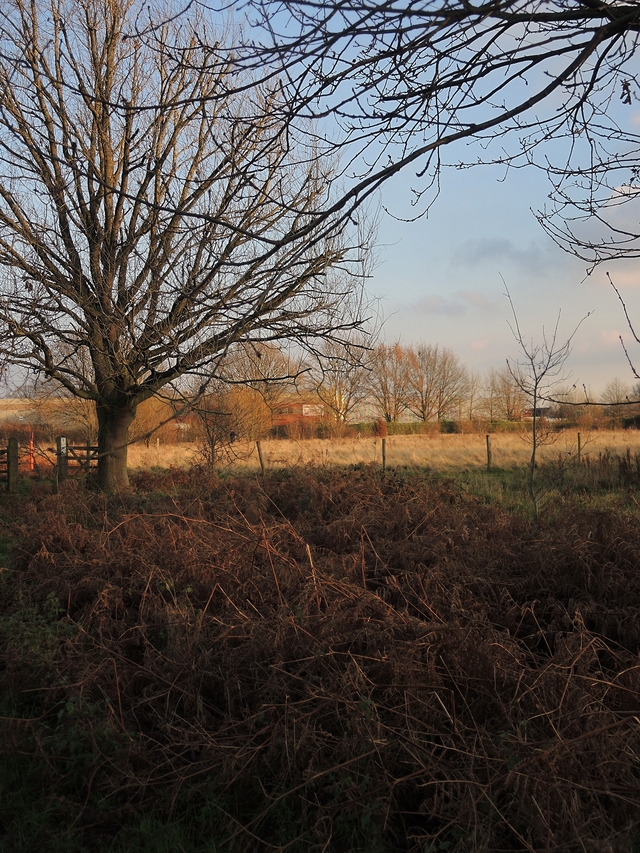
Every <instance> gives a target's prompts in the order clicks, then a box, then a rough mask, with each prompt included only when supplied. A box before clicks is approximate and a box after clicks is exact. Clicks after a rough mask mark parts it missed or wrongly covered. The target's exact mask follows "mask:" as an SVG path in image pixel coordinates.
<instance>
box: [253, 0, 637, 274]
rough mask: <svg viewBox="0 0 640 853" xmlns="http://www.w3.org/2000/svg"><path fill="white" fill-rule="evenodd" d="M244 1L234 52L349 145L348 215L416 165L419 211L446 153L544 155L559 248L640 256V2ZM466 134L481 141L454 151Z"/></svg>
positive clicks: (331, 138)
mask: <svg viewBox="0 0 640 853" xmlns="http://www.w3.org/2000/svg"><path fill="white" fill-rule="evenodd" d="M247 5H248V7H249V9H250V13H251V14H250V15H249V18H250V20H251V23H252V25H253V26H252V28H251V29H250V30H249V31H248V32H249V33H250V36H251V37H250V38H247V39H245V43H244V45H243V46H241V51H240V53H239V54H238V56H237V57H236V59H237V61H238V62H244V63H246V64H247V65H249V66H251V65H255V64H256V63H259V64H260V65H261V66H263V65H265V64H267V65H269V64H270V66H271V68H272V69H273V73H274V74H275V73H278V74H280V75H282V78H283V80H285V82H284V83H283V85H284V86H285V87H286V93H287V97H286V99H283V104H284V103H286V111H287V115H288V117H291V116H293V115H297V116H299V117H303V118H304V119H305V120H307V119H308V118H310V117H321V118H322V117H329V116H330V117H331V120H330V121H329V122H328V124H327V127H328V131H327V134H326V137H325V139H324V140H323V141H324V143H325V145H326V146H327V147H329V148H331V147H332V146H336V145H337V146H340V147H341V149H342V150H343V151H344V150H345V146H346V150H347V151H348V154H346V155H345V157H344V163H345V175H348V176H349V179H350V183H349V186H348V190H347V191H346V192H345V195H344V197H343V199H342V204H343V206H344V209H345V210H347V209H349V208H352V207H353V206H356V205H357V204H358V203H359V202H360V201H361V200H362V199H364V198H366V197H368V196H369V195H370V194H371V193H372V192H375V191H376V189H377V188H378V187H380V186H381V185H382V184H383V183H384V182H385V181H386V180H387V179H388V178H389V177H390V176H391V175H394V174H396V173H397V172H399V171H400V170H402V169H406V168H408V167H410V168H411V169H413V170H414V172H415V174H416V177H415V188H414V192H415V195H416V199H415V201H416V204H417V209H418V213H419V212H420V210H424V209H426V207H428V204H429V199H431V198H432V197H433V193H437V190H438V186H439V179H438V176H439V172H440V169H441V167H442V165H443V163H445V162H447V163H449V164H451V165H473V164H474V163H476V162H494V163H496V162H499V163H504V164H515V165H520V164H524V163H535V164H537V165H539V166H540V167H541V168H543V169H544V170H545V171H546V172H547V174H548V175H549V176H550V178H551V181H552V196H553V199H554V202H553V203H552V205H551V207H550V208H549V210H548V211H544V212H542V213H541V214H540V218H541V221H542V222H543V224H544V225H545V227H546V228H547V230H548V231H549V233H550V234H551V235H552V237H553V238H554V239H555V240H556V241H557V242H558V243H560V244H561V245H562V246H563V247H564V248H567V249H569V250H571V251H573V252H575V253H577V254H578V255H580V256H581V257H583V258H585V259H587V260H588V261H589V262H592V263H594V262H598V261H599V260H602V259H606V258H610V257H618V256H631V257H638V256H639V254H640V239H639V238H640V229H638V227H637V224H636V225H634V224H628V223H625V222H623V221H621V216H620V211H619V209H618V208H619V207H620V205H628V204H629V203H631V204H632V205H633V202H637V201H638V194H639V192H640V180H639V175H640V155H639V153H638V152H639V150H640V149H639V145H638V143H639V142H640V137H639V136H638V134H637V132H636V129H635V127H634V125H633V123H632V122H631V121H630V116H629V113H630V107H631V105H632V103H633V101H634V100H635V99H636V98H637V97H638V84H637V82H636V72H637V65H636V62H635V57H636V47H637V40H638V34H639V32H640V5H638V3H637V2H593V0H490V2H480V3H477V4H473V3H468V2H466V0H417V2H411V3H410V2H407V0H391V2H387V1H386V0H385V2H378V1H377V0H365V2H360V0H340V2H327V3H315V2H311V0H278V2H272V0H249V3H248V4H245V3H243V4H239V7H240V8H241V9H242V10H245V9H246V8H247ZM625 110H626V115H625V112H624V111H625ZM336 125H337V126H338V128H339V132H336V129H335V128H336ZM470 139H477V140H479V141H480V142H481V143H482V144H481V146H476V147H472V148H471V149H469V148H467V147H466V146H465V147H461V146H459V145H456V143H459V142H466V141H468V140H470ZM547 143H551V145H549V144H547ZM541 144H542V147H541V148H540V146H541ZM450 148H451V153H450V154H447V151H449V149H450ZM469 152H471V153H469ZM538 152H540V153H539V154H538ZM594 219H597V220H599V227H598V228H596V229H595V230H593V227H592V226H593V222H594ZM622 219H624V216H623V217H622ZM636 219H637V217H636ZM583 220H589V224H588V227H587V228H586V230H585V229H583V228H582V224H584V223H583V222H582V221H583Z"/></svg>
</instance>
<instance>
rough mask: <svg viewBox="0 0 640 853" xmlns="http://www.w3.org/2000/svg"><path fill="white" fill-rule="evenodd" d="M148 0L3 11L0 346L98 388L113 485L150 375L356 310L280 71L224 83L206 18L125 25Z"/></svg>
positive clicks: (202, 366) (196, 364) (30, 367)
mask: <svg viewBox="0 0 640 853" xmlns="http://www.w3.org/2000/svg"><path fill="white" fill-rule="evenodd" d="M144 8H145V9H146V8H147V7H146V6H145V7H144ZM142 9H143V6H142V4H141V3H140V2H138V0H73V2H72V0H44V2H42V3H40V2H38V3H35V2H31V1H30V0H6V2H5V3H4V4H3V5H2V10H1V11H0V102H1V104H2V109H1V110H0V268H1V271H2V272H1V278H0V329H1V333H0V355H1V356H2V357H3V358H4V359H6V360H8V361H9V362H10V363H12V364H13V365H16V366H17V368H16V369H22V370H23V371H26V372H31V371H35V372H40V373H42V374H44V375H45V376H46V377H48V378H49V379H52V380H55V381H56V382H58V383H59V384H60V385H61V386H63V387H64V388H65V389H66V390H67V391H68V392H70V393H72V394H74V395H76V396H78V397H80V398H83V399H86V400H90V401H93V402H95V404H96V407H97V415H98V424H99V435H98V441H99V446H100V465H99V475H98V476H99V481H100V484H101V485H102V487H103V488H105V489H110V490H114V489H119V488H121V487H124V486H126V484H127V473H126V445H127V436H128V428H129V425H130V424H131V423H132V421H133V418H134V417H135V412H136V407H137V406H138V405H139V404H140V403H141V402H142V401H144V400H146V399H148V398H150V397H151V396H153V395H154V394H156V393H157V392H158V390H159V389H161V388H162V387H163V386H166V385H167V384H169V383H172V382H174V381H176V380H179V379H180V377H182V376H184V375H185V374H189V373H191V374H196V375H198V376H200V377H201V380H202V382H203V383H206V380H207V378H208V377H209V376H211V375H212V374H215V373H216V371H217V369H218V367H219V365H220V363H221V360H222V359H223V358H224V356H225V354H226V353H227V352H228V351H229V350H230V349H231V348H233V347H234V346H236V345H237V344H238V343H240V342H258V343H262V344H264V343H269V342H271V341H279V340H282V339H294V340H296V341H297V342H298V343H299V344H304V342H305V341H309V340H313V339H314V338H317V337H318V336H323V335H336V334H339V330H340V329H341V328H345V327H346V328H350V327H352V326H353V325H357V323H358V320H359V318H358V317H356V318H354V317H352V316H350V317H346V318H345V316H344V310H343V308H344V305H345V304H346V300H348V297H349V291H350V290H352V288H353V286H354V285H353V281H350V280H349V279H348V277H347V279H346V282H347V283H346V284H344V282H345V278H344V269H343V271H342V278H341V279H340V281H341V282H342V283H341V284H340V285H336V281H337V279H336V278H334V277H333V274H332V270H333V269H334V268H335V267H337V266H342V267H343V268H344V267H345V265H346V266H348V265H349V263H350V260H349V259H350V257H351V255H350V247H349V243H348V238H347V236H346V235H345V232H344V228H343V227H342V228H341V227H338V226H336V227H335V228H334V226H333V224H332V221H331V218H330V216H329V217H328V216H327V215H325V217H324V219H323V222H324V226H323V228H321V229H315V230H314V231H313V233H310V231H309V227H308V226H309V224H310V222H312V220H313V219H314V215H315V211H317V210H319V209H320V210H323V211H326V208H327V206H328V205H329V196H330V187H331V180H332V166H331V164H329V163H327V162H326V161H324V160H320V159H318V158H316V157H314V156H312V153H311V152H310V150H309V149H306V148H305V147H304V145H303V144H302V143H299V144H298V145H297V146H296V148H295V150H294V149H292V148H291V146H290V145H289V144H288V139H287V136H286V133H284V130H285V129H286V127H285V124H284V120H283V119H282V118H281V117H280V116H278V115H277V110H276V102H277V100H278V83H277V80H272V81H271V82H270V83H267V82H261V81H260V80H258V79H257V78H256V76H255V75H254V76H253V77H252V78H249V77H245V78H244V79H245V80H246V81H248V82H250V84H251V85H250V88H249V89H248V91H247V92H245V93H243V94H241V93H238V92H237V91H235V93H234V90H235V89H237V86H238V81H239V79H240V77H241V75H240V73H239V72H238V70H237V68H236V67H235V66H234V65H233V63H232V61H231V59H230V58H227V59H225V60H224V61H222V62H221V61H220V56H221V55H222V53H221V49H220V44H221V37H220V38H219V37H218V35H217V34H216V33H214V32H213V31H211V30H210V29H208V28H207V23H206V21H205V20H203V19H197V18H195V19H194V18H192V17H189V15H182V16H181V18H180V21H179V22H175V23H172V22H165V23H163V24H162V25H161V26H160V27H159V28H158V29H157V30H155V31H154V40H153V43H150V42H149V41H146V40H144V39H142V38H137V37H131V33H132V32H134V31H135V26H136V21H138V20H139V19H140V14H141V10H142ZM163 9H164V7H163ZM159 17H161V16H159ZM356 242H357V241H356ZM350 304H352V303H350ZM78 363H82V364H85V363H88V364H89V365H90V370H88V371H85V370H82V371H79V370H77V364H78Z"/></svg>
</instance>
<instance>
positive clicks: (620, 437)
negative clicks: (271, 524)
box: [129, 430, 640, 471]
mask: <svg viewBox="0 0 640 853" xmlns="http://www.w3.org/2000/svg"><path fill="white" fill-rule="evenodd" d="M581 438H582V452H583V457H584V456H597V455H598V454H599V453H604V452H605V451H607V450H608V451H610V452H611V453H613V454H618V455H622V454H623V453H625V452H626V450H627V448H629V449H630V450H631V452H632V453H636V452H640V432H638V431H636V430H624V431H623V430H620V431H617V432H610V431H600V432H591V433H587V432H582V433H581ZM554 439H555V440H554V441H553V442H552V443H550V444H548V445H545V446H543V447H542V448H541V449H540V457H539V458H540V461H541V462H542V463H544V462H546V461H547V462H548V461H551V460H555V459H557V458H558V456H560V455H561V456H570V455H572V454H573V455H575V454H576V451H577V443H578V432H577V430H566V431H565V432H562V433H558V434H557V436H554ZM261 446H262V453H263V458H264V462H265V465H266V467H267V468H269V469H273V468H290V467H293V466H306V465H316V466H339V467H340V466H346V465H356V464H358V463H365V464H366V463H371V462H381V460H382V440H381V439H380V438H370V437H367V438H335V439H309V440H301V441H294V440H290V439H281V440H272V441H266V440H265V441H263V442H262V443H261ZM491 446H492V455H493V465H494V466H495V467H497V468H515V467H523V466H525V465H526V464H527V461H528V459H529V456H530V453H531V444H530V436H528V435H526V434H523V433H496V434H494V435H492V436H491ZM386 449H387V466H388V467H390V468H396V467H421V468H432V469H434V470H436V471H452V470H460V469H465V468H476V467H483V466H484V465H486V461H487V449H486V440H485V436H484V435H469V434H465V435H435V436H433V435H406V436H405V435H398V436H390V437H388V438H387V439H386ZM234 450H235V452H236V458H235V460H234V467H238V468H240V469H245V470H251V471H257V470H259V467H260V466H259V461H258V454H257V450H256V447H255V445H253V444H249V443H244V442H238V443H237V445H234ZM199 459H200V456H199V453H198V448H197V446H196V445H194V444H186V443H185V444H177V445H160V446H156V445H155V444H154V443H152V444H151V446H150V447H148V448H147V447H146V446H145V445H143V444H133V445H132V446H131V447H130V448H129V467H130V468H131V469H132V470H151V469H153V468H169V467H186V466H189V465H191V464H192V463H193V462H197V461H199ZM225 464H227V463H225V462H221V466H224V465H225Z"/></svg>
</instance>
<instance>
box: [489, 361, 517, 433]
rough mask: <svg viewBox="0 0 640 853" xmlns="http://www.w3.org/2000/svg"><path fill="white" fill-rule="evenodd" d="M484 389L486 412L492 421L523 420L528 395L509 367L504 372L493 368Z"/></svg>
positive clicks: (503, 369)
mask: <svg viewBox="0 0 640 853" xmlns="http://www.w3.org/2000/svg"><path fill="white" fill-rule="evenodd" d="M484 387H485V391H484V411H485V414H486V416H487V417H488V419H489V420H490V421H494V420H505V421H519V420H522V416H523V414H524V410H525V408H526V406H527V395H526V394H525V392H524V391H523V389H522V388H521V386H520V384H519V383H518V382H517V381H516V380H515V379H514V377H513V375H512V373H511V371H510V370H509V369H508V368H507V367H504V368H502V370H495V369H494V368H492V369H491V370H490V371H489V373H488V375H487V378H486V380H485V386H484Z"/></svg>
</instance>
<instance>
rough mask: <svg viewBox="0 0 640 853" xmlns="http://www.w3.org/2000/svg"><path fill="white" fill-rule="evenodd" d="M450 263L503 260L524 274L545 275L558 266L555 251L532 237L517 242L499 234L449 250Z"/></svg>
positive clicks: (492, 262) (479, 262)
mask: <svg viewBox="0 0 640 853" xmlns="http://www.w3.org/2000/svg"><path fill="white" fill-rule="evenodd" d="M451 263H452V265H453V266H457V267H476V266H478V264H494V265H495V264H498V263H504V264H508V265H511V266H514V267H516V269H518V270H519V271H521V272H524V273H526V274H527V275H534V276H548V275H550V274H551V273H553V272H556V271H557V269H558V264H559V260H558V252H557V249H556V250H554V249H553V247H549V248H547V247H545V246H542V245H540V244H539V243H537V242H535V241H531V242H529V243H528V244H527V245H526V246H524V247H522V246H518V245H516V244H515V243H514V242H513V241H512V240H508V239H505V238H501V237H490V238H489V237H485V238H482V239H478V240H467V241H466V242H464V243H461V244H459V245H458V246H457V247H456V248H455V249H454V250H453V252H452V255H451Z"/></svg>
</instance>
